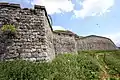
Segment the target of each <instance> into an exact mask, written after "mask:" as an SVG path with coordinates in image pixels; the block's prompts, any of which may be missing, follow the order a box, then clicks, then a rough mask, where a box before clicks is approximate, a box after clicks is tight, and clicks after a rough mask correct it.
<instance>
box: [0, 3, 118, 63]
mask: <svg viewBox="0 0 120 80" xmlns="http://www.w3.org/2000/svg"><path fill="white" fill-rule="evenodd" d="M5 24H12V25H14V26H15V27H16V29H17V33H16V34H17V37H16V38H14V39H12V42H11V44H10V45H6V44H8V43H10V42H8V43H5V41H6V40H7V39H6V40H4V41H3V40H2V39H3V36H0V59H1V60H9V59H17V58H20V59H24V60H31V61H37V60H45V61H50V60H52V59H54V58H55V55H57V54H63V53H77V51H80V50H115V49H117V48H116V45H115V44H114V43H113V42H112V41H111V40H110V39H108V38H105V37H100V36H88V37H82V38H76V36H75V35H73V34H67V33H65V34H63V33H57V32H54V31H53V29H52V27H51V25H50V21H49V19H48V16H47V12H46V9H45V7H44V6H40V5H35V6H34V9H28V8H23V9H22V8H21V7H20V5H19V4H9V3H0V27H2V25H5ZM0 35H2V34H1V32H0Z"/></svg>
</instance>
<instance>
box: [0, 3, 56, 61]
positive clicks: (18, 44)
mask: <svg viewBox="0 0 120 80" xmlns="http://www.w3.org/2000/svg"><path fill="white" fill-rule="evenodd" d="M0 24H1V25H4V24H12V25H15V27H16V29H17V38H15V39H13V44H11V45H10V46H7V47H6V48H7V52H5V53H4V52H0V56H1V58H4V59H12V58H18V57H19V58H21V59H26V60H27V59H28V60H32V61H33V60H47V61H48V60H52V59H53V58H54V56H55V52H54V46H53V44H52V43H53V37H52V29H51V28H50V24H49V22H48V20H47V13H46V10H45V7H44V6H39V5H35V6H34V9H28V8H24V9H21V8H20V5H17V4H8V3H0ZM0 45H1V44H0ZM1 46H2V45H1Z"/></svg>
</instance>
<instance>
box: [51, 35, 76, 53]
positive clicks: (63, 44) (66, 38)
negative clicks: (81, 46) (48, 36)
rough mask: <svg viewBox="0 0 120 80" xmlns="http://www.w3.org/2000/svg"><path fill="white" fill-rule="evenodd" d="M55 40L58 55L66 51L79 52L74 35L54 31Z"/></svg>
mask: <svg viewBox="0 0 120 80" xmlns="http://www.w3.org/2000/svg"><path fill="white" fill-rule="evenodd" d="M53 41H54V42H53V43H54V47H55V53H56V55H58V54H65V53H74V54H75V53H76V54H77V44H76V41H75V38H74V36H73V35H68V34H60V33H54V39H53Z"/></svg>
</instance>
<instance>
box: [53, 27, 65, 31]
mask: <svg viewBox="0 0 120 80" xmlns="http://www.w3.org/2000/svg"><path fill="white" fill-rule="evenodd" d="M52 28H53V30H66V29H65V28H63V27H62V26H52Z"/></svg>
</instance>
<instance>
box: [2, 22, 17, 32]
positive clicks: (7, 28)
mask: <svg viewBox="0 0 120 80" xmlns="http://www.w3.org/2000/svg"><path fill="white" fill-rule="evenodd" d="M1 30H2V31H3V32H5V31H10V32H12V33H15V32H16V28H15V26H14V25H11V24H10V25H3V26H2V28H1Z"/></svg>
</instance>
